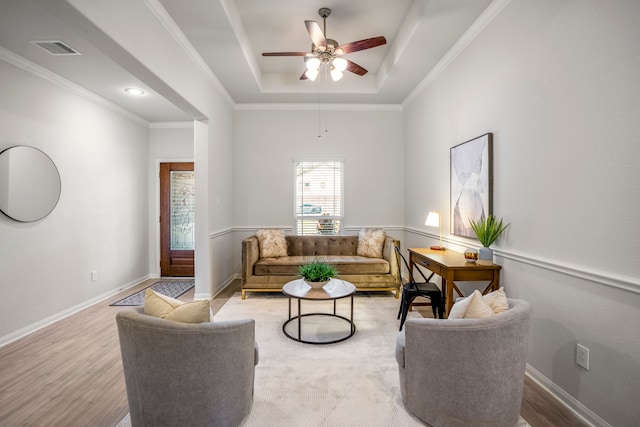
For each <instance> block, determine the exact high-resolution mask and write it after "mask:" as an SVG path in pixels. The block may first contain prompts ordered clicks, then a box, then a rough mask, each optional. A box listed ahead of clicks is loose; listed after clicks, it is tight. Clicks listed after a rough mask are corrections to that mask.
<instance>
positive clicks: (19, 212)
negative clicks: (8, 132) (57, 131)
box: [0, 145, 61, 222]
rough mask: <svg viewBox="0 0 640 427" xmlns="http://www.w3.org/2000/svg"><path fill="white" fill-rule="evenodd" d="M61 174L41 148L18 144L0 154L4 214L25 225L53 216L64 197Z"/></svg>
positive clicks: (0, 191) (1, 196) (0, 188)
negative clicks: (54, 209)
mask: <svg viewBox="0 0 640 427" xmlns="http://www.w3.org/2000/svg"><path fill="white" fill-rule="evenodd" d="M60 187H61V182H60V174H59V173H58V168H56V165H55V164H54V163H53V161H52V160H51V159H50V158H49V156H47V155H46V154H45V153H43V152H42V151H40V150H38V149H37V148H33V147H28V146H26V145H18V146H15V147H10V148H7V149H6V150H4V151H2V152H0V211H2V213H3V214H5V215H7V216H8V217H9V218H11V219H15V220H16V221H21V222H32V221H38V220H40V219H42V218H44V217H46V216H47V215H49V214H50V213H51V211H52V210H53V208H55V207H56V205H57V204H58V199H59V198H60Z"/></svg>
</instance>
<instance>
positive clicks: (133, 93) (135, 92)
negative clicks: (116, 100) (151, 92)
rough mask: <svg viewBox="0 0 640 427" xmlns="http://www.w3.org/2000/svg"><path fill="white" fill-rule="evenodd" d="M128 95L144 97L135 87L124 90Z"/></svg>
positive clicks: (142, 92)
mask: <svg viewBox="0 0 640 427" xmlns="http://www.w3.org/2000/svg"><path fill="white" fill-rule="evenodd" d="M124 91H125V92H127V93H128V94H129V95H136V96H141V95H144V91H143V90H142V89H138V88H137V87H128V88H126V89H125V90H124Z"/></svg>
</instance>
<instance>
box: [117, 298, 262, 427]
mask: <svg viewBox="0 0 640 427" xmlns="http://www.w3.org/2000/svg"><path fill="white" fill-rule="evenodd" d="M116 321H117V324H118V334H119V337H120V348H121V351H122V363H123V367H124V375H125V382H126V386H127V398H128V401H129V411H130V414H131V424H132V426H133V427H136V426H237V425H239V424H240V423H241V422H242V420H243V419H244V418H245V417H246V416H247V415H248V414H249V412H250V411H251V406H252V404H253V384H254V371H255V365H257V364H258V347H257V344H256V342H255V321H254V320H237V321H227V322H213V323H200V324H187V323H178V322H174V321H171V320H164V319H159V318H156V317H152V316H147V315H144V314H143V313H142V308H136V309H133V310H123V311H121V312H119V313H118V314H117V315H116Z"/></svg>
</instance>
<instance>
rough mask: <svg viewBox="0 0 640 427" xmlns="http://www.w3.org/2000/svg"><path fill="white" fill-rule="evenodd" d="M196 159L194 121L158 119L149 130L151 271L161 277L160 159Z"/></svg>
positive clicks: (176, 160) (178, 160)
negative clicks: (159, 121) (180, 121)
mask: <svg viewBox="0 0 640 427" xmlns="http://www.w3.org/2000/svg"><path fill="white" fill-rule="evenodd" d="M167 162H193V123H191V122H189V123H167V124H163V123H155V124H152V125H151V129H150V130H149V248H151V249H150V251H149V273H150V275H151V277H160V222H159V220H158V218H159V217H160V177H159V175H160V163H167Z"/></svg>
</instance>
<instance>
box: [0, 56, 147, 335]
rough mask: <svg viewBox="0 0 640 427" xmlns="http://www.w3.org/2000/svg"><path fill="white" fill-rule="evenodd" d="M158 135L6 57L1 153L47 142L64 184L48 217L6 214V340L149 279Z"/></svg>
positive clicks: (2, 242) (0, 265) (0, 75)
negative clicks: (151, 161) (152, 143)
mask: <svg viewBox="0 0 640 427" xmlns="http://www.w3.org/2000/svg"><path fill="white" fill-rule="evenodd" d="M148 138H149V136H148V130H147V128H146V127H145V126H142V125H140V124H137V123H134V122H132V121H130V120H128V119H125V118H123V117H122V116H120V115H118V114H116V113H114V112H112V111H109V110H107V109H105V108H104V107H101V106H98V105H96V104H95V103H93V102H90V101H87V100H86V99H84V98H83V97H81V96H78V95H76V94H74V93H71V92H69V91H68V90H65V89H62V88H61V87H59V86H58V85H55V84H53V83H51V82H50V81H47V80H45V79H42V78H40V77H37V76H35V75H33V74H31V73H29V72H26V71H24V70H22V69H20V68H17V67H16V66H14V65H11V64H9V63H8V62H5V61H2V60H0V150H2V149H5V148H8V147H10V146H13V145H18V144H24V145H30V146H33V147H36V148H39V149H41V150H42V151H44V152H45V153H47V154H48V155H49V156H50V157H51V159H52V160H53V161H54V163H55V164H56V166H57V168H58V170H59V172H60V176H61V181H62V193H61V196H60V200H59V202H58V205H57V206H56V208H55V209H54V210H53V212H52V213H51V214H50V215H49V216H48V217H46V218H45V219H43V220H41V221H38V222H34V223H19V222H16V221H13V220H11V219H9V218H7V217H5V216H4V215H0V236H1V237H0V253H1V254H2V255H1V258H0V292H1V293H2V298H0V313H2V321H1V322H0V342H2V341H8V340H10V339H12V338H13V337H17V336H19V335H21V334H22V332H23V331H26V330H27V329H29V328H31V327H33V326H34V325H37V324H38V323H39V322H42V321H43V320H45V319H47V318H49V317H51V316H54V315H57V314H59V313H62V312H65V311H66V310H69V309H71V308H73V307H75V306H78V305H81V304H83V303H86V302H87V301H90V300H92V299H96V298H99V297H100V296H102V295H106V294H110V293H111V292H114V291H115V290H117V289H120V288H122V287H123V286H127V285H129V284H133V283H136V282H138V281H140V280H142V279H144V278H145V277H146V276H147V275H148V268H147V266H148V253H149V243H148V242H149V237H148V232H147V220H148V208H147V173H148V170H147V156H148ZM94 270H95V271H97V272H98V280H97V281H96V282H92V281H91V271H94Z"/></svg>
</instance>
